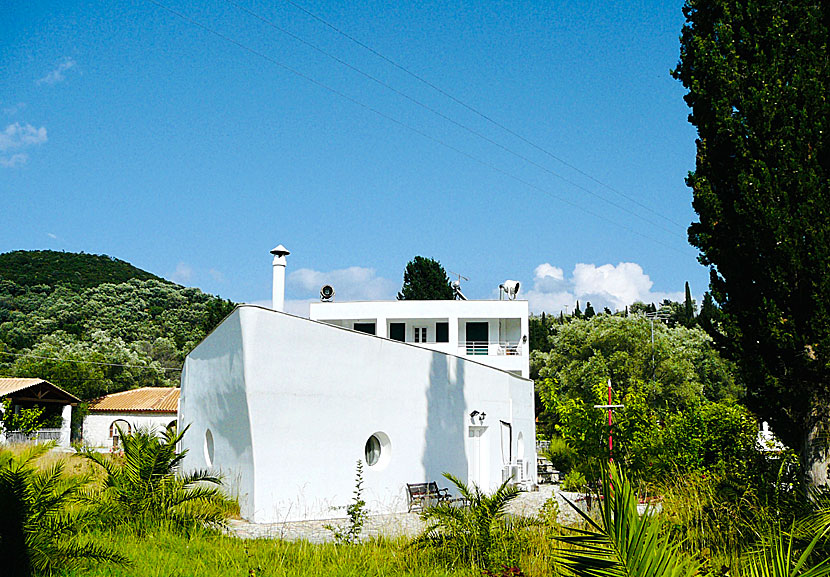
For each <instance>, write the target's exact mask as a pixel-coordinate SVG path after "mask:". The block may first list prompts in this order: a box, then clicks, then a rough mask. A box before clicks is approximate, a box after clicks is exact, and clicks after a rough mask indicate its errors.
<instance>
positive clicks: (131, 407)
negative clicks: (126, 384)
mask: <svg viewBox="0 0 830 577" xmlns="http://www.w3.org/2000/svg"><path fill="white" fill-rule="evenodd" d="M178 408H179V389H178V387H176V388H172V387H142V388H140V389H132V390H129V391H123V392H120V393H113V394H111V395H105V396H103V397H100V398H98V399H95V400H94V401H92V402H91V403H90V404H89V414H88V415H87V416H86V418H84V444H85V445H87V446H88V447H92V448H96V449H108V450H113V451H117V450H118V449H119V448H120V439H119V436H120V433H119V429H120V431H121V432H123V433H125V434H128V433H132V432H133V431H135V430H136V429H139V428H143V427H148V428H152V429H155V430H161V429H163V428H165V427H175V426H176V421H177V411H178Z"/></svg>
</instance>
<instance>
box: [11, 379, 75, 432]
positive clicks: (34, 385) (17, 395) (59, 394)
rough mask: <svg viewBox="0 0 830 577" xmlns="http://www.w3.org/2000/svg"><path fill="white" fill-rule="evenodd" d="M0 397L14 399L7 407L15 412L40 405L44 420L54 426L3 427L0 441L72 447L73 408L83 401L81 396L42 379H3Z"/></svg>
mask: <svg viewBox="0 0 830 577" xmlns="http://www.w3.org/2000/svg"><path fill="white" fill-rule="evenodd" d="M0 399H2V400H6V399H8V400H9V401H11V402H10V403H9V409H8V410H10V411H13V412H15V413H17V412H19V411H21V410H23V409H31V408H33V407H41V408H43V415H42V418H43V419H44V421H45V422H46V423H47V424H52V425H54V426H51V427H41V428H39V429H37V430H35V431H31V432H25V431H16V430H10V431H5V432H4V430H3V429H0V442H7V443H21V442H29V441H55V442H56V443H57V444H58V446H59V447H64V448H69V438H70V427H71V422H72V407H73V406H74V405H77V404H78V403H80V402H81V400H80V399H79V398H78V397H76V396H75V395H72V394H70V393H67V392H66V391H64V390H63V389H61V388H60V387H56V386H55V385H53V384H52V383H50V382H49V381H45V380H43V379H31V378H0ZM2 412H3V407H0V413H2ZM4 417H5V415H4ZM4 420H5V418H4Z"/></svg>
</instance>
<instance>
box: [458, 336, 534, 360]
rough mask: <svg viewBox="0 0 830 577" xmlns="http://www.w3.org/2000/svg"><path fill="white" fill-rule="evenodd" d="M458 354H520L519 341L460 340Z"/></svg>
mask: <svg viewBox="0 0 830 577" xmlns="http://www.w3.org/2000/svg"><path fill="white" fill-rule="evenodd" d="M458 352H459V354H465V355H488V356H511V357H513V356H516V357H518V356H521V355H522V343H521V341H518V340H516V341H461V342H459V343H458Z"/></svg>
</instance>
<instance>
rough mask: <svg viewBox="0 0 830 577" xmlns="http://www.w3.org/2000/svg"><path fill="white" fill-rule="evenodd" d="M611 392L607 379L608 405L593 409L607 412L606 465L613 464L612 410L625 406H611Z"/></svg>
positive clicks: (609, 381) (597, 406)
mask: <svg viewBox="0 0 830 577" xmlns="http://www.w3.org/2000/svg"><path fill="white" fill-rule="evenodd" d="M612 392H613V389H612V388H611V379H608V404H607V405H594V408H595V409H607V410H608V463H609V464H610V463H613V462H614V457H613V454H612V453H613V451H614V431H613V427H614V417H613V413H614V409H622V408H623V407H625V405H612V404H611V403H612V402H613V399H612Z"/></svg>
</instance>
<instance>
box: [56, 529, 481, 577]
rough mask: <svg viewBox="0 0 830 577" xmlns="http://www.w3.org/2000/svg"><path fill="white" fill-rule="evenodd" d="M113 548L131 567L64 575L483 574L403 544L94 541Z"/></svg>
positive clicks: (208, 537) (169, 538)
mask: <svg viewBox="0 0 830 577" xmlns="http://www.w3.org/2000/svg"><path fill="white" fill-rule="evenodd" d="M93 537H94V538H95V539H96V540H100V541H103V542H109V543H110V544H111V546H112V547H113V548H114V549H115V550H116V551H118V552H119V553H121V554H123V555H125V556H127V557H128V558H129V559H130V560H131V563H132V564H131V565H130V566H128V567H118V566H114V565H103V564H101V565H95V566H90V567H89V568H88V569H86V570H84V571H68V572H63V573H59V574H58V575H62V576H66V577H69V576H72V577H75V576H81V575H83V576H102V577H103V576H107V577H122V576H123V577H127V576H129V577H161V576H164V577H189V576H197V575H198V576H200V577H212V576H217V577H219V576H223V577H224V576H229V575H240V576H249V577H254V576H263V577H265V576H274V577H282V576H289V575H290V576H291V577H303V576H309V577H311V576H315V577H316V576H319V575H327V576H328V575H330V576H333V577H351V576H354V577H357V576H363V575H377V576H384V577H398V576H408V575H418V576H424V577H445V576H450V575H452V576H460V577H466V576H473V575H475V576H478V575H480V574H481V573H480V572H475V571H472V570H465V569H463V568H451V567H446V566H442V565H440V564H436V563H435V560H434V559H432V558H430V557H429V556H427V555H423V554H420V553H418V552H417V551H415V550H414V549H412V548H410V547H408V546H407V542H406V541H404V540H396V541H387V540H376V541H370V542H367V543H361V544H357V545H348V546H338V545H334V544H325V545H316V544H311V543H308V542H304V541H300V542H295V543H288V542H285V541H279V540H272V539H255V540H242V539H239V538H236V537H231V536H228V535H223V534H218V533H206V532H205V533H201V534H198V535H194V536H193V537H191V538H188V537H185V536H183V535H181V534H179V533H175V532H170V531H165V530H157V531H152V532H148V533H147V534H146V535H144V536H143V537H141V536H139V535H138V534H137V533H132V532H126V533H125V532H123V531H119V532H118V533H117V534H116V533H112V532H111V533H106V532H101V533H98V534H97V535H93Z"/></svg>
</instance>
